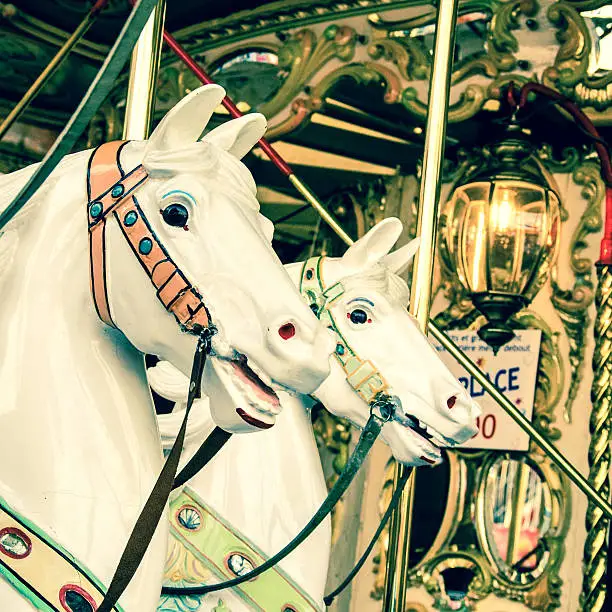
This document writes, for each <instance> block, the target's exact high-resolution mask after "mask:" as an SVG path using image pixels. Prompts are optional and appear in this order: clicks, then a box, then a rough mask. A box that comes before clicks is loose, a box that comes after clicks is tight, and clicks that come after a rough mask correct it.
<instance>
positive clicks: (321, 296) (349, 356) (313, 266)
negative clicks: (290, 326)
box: [300, 257, 389, 404]
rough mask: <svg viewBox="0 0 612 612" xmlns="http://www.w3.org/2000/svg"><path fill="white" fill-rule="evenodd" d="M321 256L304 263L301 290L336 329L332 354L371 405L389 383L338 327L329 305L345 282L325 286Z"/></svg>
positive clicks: (357, 390)
mask: <svg viewBox="0 0 612 612" xmlns="http://www.w3.org/2000/svg"><path fill="white" fill-rule="evenodd" d="M324 259H325V257H311V258H310V259H307V260H306V261H305V262H304V265H303V266H302V273H301V277H300V293H301V294H302V296H303V297H304V299H306V300H307V301H308V303H309V304H310V307H311V308H312V309H313V312H314V313H315V314H316V315H317V317H318V318H319V320H320V321H322V322H323V323H324V324H325V325H327V327H329V328H330V329H332V330H333V331H334V332H335V334H336V336H337V338H338V341H337V344H336V351H335V353H334V355H335V357H336V359H337V360H338V363H340V365H341V366H342V369H343V370H344V371H345V373H346V380H347V382H348V384H349V385H350V386H351V387H352V388H353V389H354V390H355V391H356V392H357V393H358V394H359V396H360V397H361V398H362V399H363V400H364V401H365V402H366V403H367V404H370V402H372V401H373V400H374V398H375V397H376V396H377V395H378V394H379V393H381V392H388V389H389V384H388V383H387V381H386V380H385V378H384V376H383V375H382V374H381V373H380V372H379V370H378V369H377V368H376V367H375V366H374V364H373V363H372V362H371V361H366V360H364V359H361V357H359V356H358V355H357V353H355V351H354V350H353V349H352V348H351V346H350V344H349V343H348V342H347V341H346V338H345V337H344V336H343V335H342V332H341V331H340V329H339V328H338V325H337V323H336V320H335V319H334V315H333V314H332V312H331V307H332V305H333V304H334V303H335V302H336V301H337V300H338V299H339V298H340V297H341V296H342V295H344V292H345V290H344V285H343V284H342V283H341V282H337V283H335V284H333V285H331V287H326V286H325V282H324V281H323V275H322V273H321V268H322V264H323V260H324Z"/></svg>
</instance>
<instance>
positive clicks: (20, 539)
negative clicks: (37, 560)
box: [0, 527, 32, 559]
mask: <svg viewBox="0 0 612 612" xmlns="http://www.w3.org/2000/svg"><path fill="white" fill-rule="evenodd" d="M31 551H32V541H31V540H30V538H29V537H28V536H27V534H25V533H24V532H23V531H21V529H17V528H15V527H5V528H4V529H2V530H0V552H3V553H4V554H5V555H8V556H9V557H11V558H12V559H25V558H26V557H27V556H28V555H29V554H30V552H31Z"/></svg>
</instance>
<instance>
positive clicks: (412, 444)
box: [301, 218, 480, 465]
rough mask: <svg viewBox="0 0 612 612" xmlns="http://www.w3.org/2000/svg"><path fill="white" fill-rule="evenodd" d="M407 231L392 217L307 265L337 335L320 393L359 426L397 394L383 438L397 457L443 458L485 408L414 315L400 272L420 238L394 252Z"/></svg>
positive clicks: (317, 302)
mask: <svg viewBox="0 0 612 612" xmlns="http://www.w3.org/2000/svg"><path fill="white" fill-rule="evenodd" d="M401 231H402V224H401V222H400V221H399V220H398V219H394V218H389V219H386V220H384V221H383V222H381V223H379V224H378V225H376V226H375V227H374V228H373V229H371V230H370V231H369V232H368V233H367V234H366V235H365V236H364V237H363V238H361V239H360V240H358V241H357V242H355V243H354V244H353V245H352V246H351V247H350V248H349V249H348V250H347V251H346V253H345V254H344V256H343V257H341V258H334V259H331V258H312V259H310V260H308V261H307V262H306V263H305V264H304V265H303V266H302V268H301V291H302V295H303V296H304V297H305V298H306V299H307V300H308V302H309V303H310V304H311V307H312V308H313V310H315V311H316V312H317V313H318V315H319V317H320V318H321V320H322V321H324V322H325V323H326V324H327V325H328V326H329V327H331V328H333V329H334V331H335V333H336V340H337V344H336V353H335V357H336V359H335V360H334V361H335V364H334V365H333V366H332V373H331V375H330V377H329V378H328V379H326V381H325V382H324V383H323V385H322V386H321V387H320V388H319V389H317V391H316V392H315V395H316V397H317V398H318V399H319V400H320V401H322V402H323V404H324V405H325V406H326V407H327V408H328V410H330V411H332V412H333V413H334V414H336V415H337V416H340V417H344V418H347V419H349V420H350V421H351V422H352V423H353V424H355V425H357V426H359V427H363V425H364V424H365V422H366V420H367V418H368V416H369V404H371V403H372V401H374V400H376V398H377V397H387V398H390V399H391V401H392V403H393V405H394V406H395V414H394V416H393V419H392V420H391V421H389V422H387V423H386V424H385V425H384V426H383V429H382V437H383V438H384V440H385V441H386V442H387V444H388V445H389V446H390V448H391V451H392V452H393V455H394V456H395V458H396V459H397V460H398V461H400V462H402V463H404V464H410V465H426V464H436V463H438V462H439V461H440V460H441V454H440V448H439V447H440V446H454V445H456V444H460V443H462V442H465V441H466V440H468V439H469V438H471V437H472V436H473V435H474V434H475V433H476V431H477V429H476V423H475V420H476V417H477V416H478V415H479V414H480V409H479V408H478V406H477V405H476V404H475V403H474V402H473V401H472V399H471V397H470V396H469V394H468V393H467V392H466V390H465V389H464V387H463V386H462V385H461V384H460V383H459V381H458V380H457V379H456V378H455V377H454V376H453V375H452V374H451V372H450V371H449V370H448V369H447V367H446V366H445V365H444V363H443V362H442V361H441V359H440V357H439V356H438V354H437V351H436V350H435V348H434V347H433V346H432V345H431V344H430V343H429V341H428V340H427V338H426V337H425V335H424V334H423V333H422V332H421V330H420V328H419V326H418V324H417V322H416V321H415V320H414V319H413V317H412V316H411V315H410V314H409V313H408V310H407V307H408V302H409V291H408V287H407V285H406V282H405V281H404V280H402V279H401V278H400V277H399V276H398V274H400V273H401V272H403V271H404V270H405V269H406V268H407V266H408V264H409V262H410V260H411V259H412V257H413V256H414V253H415V252H416V250H417V248H418V239H417V240H414V241H412V242H410V243H409V244H407V245H405V246H403V247H401V248H399V249H398V250H396V251H395V252H393V253H390V251H391V249H392V247H393V245H394V244H395V242H396V241H397V239H398V238H399V235H400V233H401Z"/></svg>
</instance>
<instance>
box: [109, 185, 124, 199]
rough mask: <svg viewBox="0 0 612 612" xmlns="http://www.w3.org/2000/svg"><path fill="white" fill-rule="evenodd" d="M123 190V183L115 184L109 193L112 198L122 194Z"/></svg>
mask: <svg viewBox="0 0 612 612" xmlns="http://www.w3.org/2000/svg"><path fill="white" fill-rule="evenodd" d="M124 191H125V187H124V186H123V185H115V186H114V187H113V189H112V190H111V195H112V196H113V198H118V197H119V196H121V195H123V192H124Z"/></svg>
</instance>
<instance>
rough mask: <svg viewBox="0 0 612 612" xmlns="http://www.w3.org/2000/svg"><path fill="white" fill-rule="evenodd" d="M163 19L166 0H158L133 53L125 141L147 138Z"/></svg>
mask: <svg viewBox="0 0 612 612" xmlns="http://www.w3.org/2000/svg"><path fill="white" fill-rule="evenodd" d="M165 16H166V0H159V3H158V4H157V6H156V7H155V10H154V11H153V14H152V15H151V17H149V21H147V25H146V26H145V28H144V30H143V31H142V34H141V35H140V38H139V39H138V42H137V43H136V46H135V47H134V51H133V52H132V62H131V64H130V79H129V81H128V95H127V103H126V107H125V119H124V122H123V139H124V140H145V139H146V138H147V137H148V136H149V132H150V129H151V121H152V119H153V110H154V109H155V85H156V83H157V74H158V72H159V61H160V58H161V50H162V43H163V30H164V20H165Z"/></svg>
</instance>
